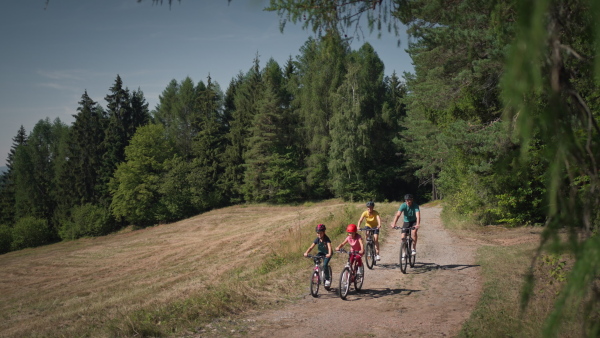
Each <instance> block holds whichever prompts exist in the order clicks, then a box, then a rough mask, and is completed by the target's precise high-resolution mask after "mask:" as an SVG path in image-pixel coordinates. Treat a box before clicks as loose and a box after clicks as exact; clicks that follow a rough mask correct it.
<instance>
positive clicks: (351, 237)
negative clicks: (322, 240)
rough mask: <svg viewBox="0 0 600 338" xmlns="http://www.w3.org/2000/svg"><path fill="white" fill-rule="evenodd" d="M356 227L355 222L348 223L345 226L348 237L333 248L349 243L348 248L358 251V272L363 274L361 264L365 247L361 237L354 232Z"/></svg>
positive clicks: (338, 248) (339, 247)
mask: <svg viewBox="0 0 600 338" xmlns="http://www.w3.org/2000/svg"><path fill="white" fill-rule="evenodd" d="M356 230H357V227H356V224H349V225H348V226H347V227H346V232H347V233H348V237H346V239H345V240H344V241H343V242H342V244H340V245H338V246H337V248H335V250H338V251H339V250H340V249H341V248H342V247H343V246H344V245H346V243H349V244H350V250H352V251H356V252H358V256H357V259H358V273H360V274H363V270H364V268H363V265H362V254H363V253H364V252H365V247H364V245H363V242H362V237H361V236H360V235H359V234H357V233H356Z"/></svg>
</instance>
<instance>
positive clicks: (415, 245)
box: [412, 229, 419, 251]
mask: <svg viewBox="0 0 600 338" xmlns="http://www.w3.org/2000/svg"><path fill="white" fill-rule="evenodd" d="M417 231H419V229H413V231H412V238H413V247H412V248H413V249H414V250H415V251H416V250H417V237H418V236H417Z"/></svg>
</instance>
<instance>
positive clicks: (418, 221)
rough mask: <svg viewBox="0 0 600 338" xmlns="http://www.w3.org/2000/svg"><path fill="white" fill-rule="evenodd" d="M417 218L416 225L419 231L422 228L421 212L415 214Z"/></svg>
mask: <svg viewBox="0 0 600 338" xmlns="http://www.w3.org/2000/svg"><path fill="white" fill-rule="evenodd" d="M415 216H417V225H415V229H418V228H420V227H421V212H420V211H417V212H415Z"/></svg>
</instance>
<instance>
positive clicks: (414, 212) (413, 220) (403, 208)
mask: <svg viewBox="0 0 600 338" xmlns="http://www.w3.org/2000/svg"><path fill="white" fill-rule="evenodd" d="M403 213H404V223H403V224H402V240H404V237H406V234H407V233H408V228H410V227H413V226H414V227H415V228H414V229H413V230H412V234H411V235H412V238H413V247H412V254H413V255H416V254H417V231H418V230H419V227H420V226H421V211H420V210H419V205H418V204H416V203H415V202H414V201H413V196H412V195H411V194H406V195H405V196H404V203H402V204H401V205H400V208H398V212H396V216H395V217H394V221H393V222H392V224H391V226H392V228H395V227H396V223H397V222H398V219H399V218H400V216H401V215H402V214H403Z"/></svg>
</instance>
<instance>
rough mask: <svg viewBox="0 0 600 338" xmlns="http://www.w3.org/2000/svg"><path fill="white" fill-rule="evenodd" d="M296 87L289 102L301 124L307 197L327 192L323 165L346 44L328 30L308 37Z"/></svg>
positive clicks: (302, 51)
mask: <svg viewBox="0 0 600 338" xmlns="http://www.w3.org/2000/svg"><path fill="white" fill-rule="evenodd" d="M300 51H301V53H302V54H301V55H300V57H299V59H298V63H297V65H298V77H299V82H298V88H297V91H296V92H295V93H294V101H293V102H292V105H293V106H295V107H298V114H299V117H300V121H301V125H302V126H303V140H302V144H304V145H305V150H304V152H305V153H306V156H305V167H306V181H307V185H308V188H307V190H308V191H309V192H310V197H311V198H325V197H329V196H331V193H330V191H329V183H330V182H329V171H328V168H327V163H328V158H329V147H330V142H331V136H330V134H329V132H330V119H331V115H332V114H333V102H332V100H333V95H334V93H335V92H336V91H337V88H338V87H339V86H340V84H341V83H342V81H343V77H344V74H345V73H346V69H345V59H346V55H347V53H348V46H347V44H345V43H344V42H343V41H342V40H341V38H340V37H339V35H336V34H335V33H331V34H328V35H326V36H325V37H324V38H322V39H321V40H320V41H316V40H313V39H309V40H308V41H307V42H306V43H305V45H304V46H303V47H302V48H301V49H300Z"/></svg>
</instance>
